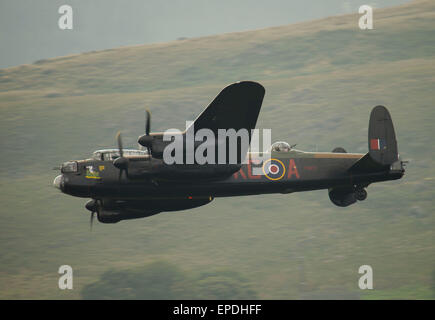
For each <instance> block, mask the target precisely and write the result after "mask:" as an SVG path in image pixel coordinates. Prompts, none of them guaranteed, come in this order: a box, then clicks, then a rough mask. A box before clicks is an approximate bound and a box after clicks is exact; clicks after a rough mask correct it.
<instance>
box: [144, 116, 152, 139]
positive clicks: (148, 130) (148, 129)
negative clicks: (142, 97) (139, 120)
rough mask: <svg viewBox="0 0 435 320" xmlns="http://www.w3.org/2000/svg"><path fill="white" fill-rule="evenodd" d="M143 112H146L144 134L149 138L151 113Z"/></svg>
mask: <svg viewBox="0 0 435 320" xmlns="http://www.w3.org/2000/svg"><path fill="white" fill-rule="evenodd" d="M145 112H146V122H145V134H146V135H147V136H149V135H150V131H151V112H150V111H149V110H145Z"/></svg>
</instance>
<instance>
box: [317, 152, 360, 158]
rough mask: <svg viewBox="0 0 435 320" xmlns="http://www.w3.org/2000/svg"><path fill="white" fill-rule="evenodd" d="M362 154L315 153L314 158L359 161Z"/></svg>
mask: <svg viewBox="0 0 435 320" xmlns="http://www.w3.org/2000/svg"><path fill="white" fill-rule="evenodd" d="M362 156H363V154H356V153H354V154H352V153H335V152H334V153H315V154H314V158H339V159H359V158H361V157H362Z"/></svg>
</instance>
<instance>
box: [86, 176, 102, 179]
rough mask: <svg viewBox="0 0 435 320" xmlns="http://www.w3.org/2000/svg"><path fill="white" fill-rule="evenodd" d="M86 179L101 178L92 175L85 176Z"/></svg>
mask: <svg viewBox="0 0 435 320" xmlns="http://www.w3.org/2000/svg"><path fill="white" fill-rule="evenodd" d="M85 178H87V179H101V177H94V176H85Z"/></svg>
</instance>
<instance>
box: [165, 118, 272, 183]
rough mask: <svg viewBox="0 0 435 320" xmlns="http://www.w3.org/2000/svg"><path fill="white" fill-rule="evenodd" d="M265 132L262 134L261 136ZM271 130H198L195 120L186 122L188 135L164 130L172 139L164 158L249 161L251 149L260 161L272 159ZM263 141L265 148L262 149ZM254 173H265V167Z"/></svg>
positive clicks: (184, 161) (200, 161)
mask: <svg viewBox="0 0 435 320" xmlns="http://www.w3.org/2000/svg"><path fill="white" fill-rule="evenodd" d="M260 131H261V136H260ZM271 137H272V130H271V129H262V130H260V129H252V130H248V129H245V128H241V129H239V130H238V131H236V130H235V129H217V136H216V133H215V131H213V130H211V129H208V128H202V129H200V130H197V131H196V132H195V128H194V123H193V122H192V121H186V131H185V133H184V134H182V132H181V131H180V130H178V129H168V130H166V131H165V132H164V133H163V141H165V142H170V143H169V144H167V145H166V146H165V148H164V150H163V161H164V162H165V163H166V164H168V165H172V164H200V165H203V164H247V163H248V162H249V161H250V159H249V157H247V153H248V150H249V151H250V153H251V154H255V159H256V160H257V161H258V162H259V163H264V162H266V161H267V160H269V159H270V152H269V150H270V146H271ZM260 140H261V141H262V151H260ZM252 173H253V174H255V175H264V172H263V170H262V167H261V166H258V167H253V168H252Z"/></svg>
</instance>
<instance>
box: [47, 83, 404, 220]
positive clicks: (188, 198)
mask: <svg viewBox="0 0 435 320" xmlns="http://www.w3.org/2000/svg"><path fill="white" fill-rule="evenodd" d="M264 94H265V89H264V88H263V86H261V85H260V84H258V83H256V82H251V81H243V82H237V83H234V84H231V85H229V86H227V87H226V88H224V89H223V90H222V91H221V92H220V93H219V95H218V96H217V97H216V98H215V99H214V100H213V101H212V102H211V104H210V105H209V106H208V107H207V108H206V109H205V110H204V111H203V112H202V113H201V114H200V115H199V116H198V118H197V119H196V120H195V121H194V122H193V125H194V126H192V128H194V129H193V130H194V131H195V132H194V133H199V132H201V131H200V130H202V129H208V130H209V131H211V132H212V133H215V134H216V136H218V131H219V130H221V129H225V130H230V129H233V130H234V131H236V132H237V131H239V130H241V129H245V130H247V132H249V143H251V138H252V136H251V134H250V133H251V132H252V130H253V129H254V128H255V125H256V122H257V118H258V115H259V112H260V108H261V105H262V102H263V97H264ZM146 114H147V118H146V124H145V134H144V135H142V136H140V137H139V139H138V143H139V144H140V145H142V146H143V147H144V150H131V149H124V148H123V145H122V139H121V135H120V134H119V133H118V135H117V142H118V148H117V149H106V150H98V151H95V152H94V153H93V155H92V157H91V158H90V159H86V160H77V161H68V162H65V163H64V164H63V165H62V167H61V175H59V176H57V177H56V178H55V179H54V186H55V187H56V188H58V189H60V190H61V191H62V192H63V193H66V194H69V195H72V196H76V197H83V198H91V200H89V201H88V202H87V203H86V209H88V210H89V211H91V224H92V221H93V217H94V214H95V213H96V214H97V218H98V220H99V221H100V222H102V223H116V222H119V221H121V220H127V219H136V218H143V217H148V216H151V215H155V214H157V213H160V212H164V211H178V210H186V209H191V208H195V207H199V206H203V205H206V204H208V203H210V202H211V201H213V199H214V198H217V197H231V196H242V195H257V194H266V193H284V194H285V193H292V192H300V191H310V190H319V189H326V190H327V191H328V194H329V198H330V200H331V201H332V203H334V204H335V205H337V206H340V207H347V206H349V205H351V204H354V203H355V202H357V201H363V200H365V199H366V197H367V192H366V188H367V187H368V186H369V185H370V184H371V183H374V182H380V181H387V180H395V179H400V178H401V177H402V176H403V175H404V172H405V170H404V162H403V161H401V160H400V159H399V155H398V150H397V142H396V137H395V133H394V128H393V122H392V120H391V116H390V114H389V112H388V110H387V109H386V108H385V107H383V106H377V107H375V108H373V110H372V112H371V115H370V121H369V129H368V149H369V151H368V152H367V153H366V154H360V153H347V152H346V151H345V150H344V149H343V148H341V147H338V148H335V149H334V150H332V152H304V151H300V150H297V149H295V148H294V146H290V145H289V144H287V143H286V142H276V143H274V144H272V146H271V148H270V150H268V151H264V152H257V153H256V152H248V150H247V149H246V152H245V156H246V158H244V159H242V158H241V157H238V158H237V160H236V161H235V162H224V163H222V162H219V163H216V164H215V163H198V162H197V161H194V162H193V163H189V164H183V163H172V164H168V163H166V162H165V161H164V154H165V148H166V147H168V145H169V144H170V143H172V142H173V141H167V139H165V138H164V133H151V132H150V113H149V112H148V111H147V113H146ZM187 131H188V129H186V131H184V132H179V137H178V138H180V141H182V145H183V146H186V145H187V144H188V143H191V144H192V145H193V148H194V150H196V149H197V148H200V147H201V145H200V144H198V141H196V139H195V141H189V139H193V138H192V137H193V136H192V135H189V134H188V132H187ZM176 138H177V137H176ZM218 144H219V142H218V141H216V145H218ZM237 146H238V147H240V143H238V144H237ZM248 146H249V144H248ZM239 149H240V148H239ZM243 152H244V150H241V154H243ZM265 155H267V156H268V157H266V158H265V157H264V156H265ZM186 156H187V155H186V154H184V155H183V159H185V158H186ZM225 159H226V158H225ZM264 159H266V160H264ZM255 169H256V170H255ZM259 170H260V171H261V174H259Z"/></svg>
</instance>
